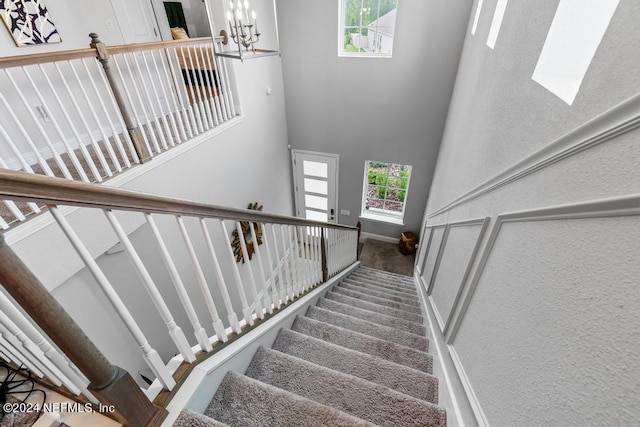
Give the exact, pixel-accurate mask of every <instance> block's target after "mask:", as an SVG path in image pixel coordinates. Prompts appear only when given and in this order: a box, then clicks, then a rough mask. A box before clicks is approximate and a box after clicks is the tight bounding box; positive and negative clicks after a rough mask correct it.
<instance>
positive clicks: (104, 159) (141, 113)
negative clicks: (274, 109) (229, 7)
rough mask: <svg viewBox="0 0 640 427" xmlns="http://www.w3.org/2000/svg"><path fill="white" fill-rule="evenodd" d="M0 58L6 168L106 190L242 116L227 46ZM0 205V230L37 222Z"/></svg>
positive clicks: (29, 206)
mask: <svg viewBox="0 0 640 427" xmlns="http://www.w3.org/2000/svg"><path fill="white" fill-rule="evenodd" d="M90 36H91V48H87V49H78V50H70V51H62V52H53V53H46V54H35V55H25V56H14V57H5V58H0V168H5V169H11V170H21V171H23V172H28V173H39V174H43V175H47V176H56V177H61V178H66V179H71V180H78V181H83V182H102V181H103V180H105V179H108V178H110V177H112V176H114V175H116V174H118V173H121V172H122V171H124V170H126V169H128V168H131V167H132V166H135V165H136V164H139V163H141V162H146V161H149V160H151V159H152V158H153V157H154V156H156V155H157V154H160V153H162V152H164V151H166V150H168V149H170V148H171V147H174V146H176V145H179V144H181V143H183V142H185V141H187V140H190V139H192V138H194V137H196V136H198V135H200V134H202V133H205V132H207V131H209V130H211V129H213V128H214V127H216V126H219V125H220V124H222V123H224V122H227V121H229V120H230V119H232V118H233V117H235V116H236V114H237V112H236V105H235V101H234V96H233V90H232V88H231V84H230V80H229V75H228V69H227V62H226V61H228V60H227V59H225V58H220V57H217V56H216V55H215V51H216V49H218V48H219V47H220V46H221V43H222V41H223V39H222V38H215V39H212V38H195V39H182V40H173V41H163V42H153V43H141V44H130V45H121V46H106V45H105V44H104V43H102V42H100V40H99V39H98V35H97V34H91V35H90ZM40 210H41V207H40V206H38V204H37V203H32V202H28V203H23V202H18V203H16V202H13V201H5V202H2V203H0V229H4V230H6V229H8V228H9V227H10V226H11V225H13V224H16V223H19V222H21V221H24V220H25V219H26V218H27V217H28V216H30V215H33V214H37V213H39V212H40Z"/></svg>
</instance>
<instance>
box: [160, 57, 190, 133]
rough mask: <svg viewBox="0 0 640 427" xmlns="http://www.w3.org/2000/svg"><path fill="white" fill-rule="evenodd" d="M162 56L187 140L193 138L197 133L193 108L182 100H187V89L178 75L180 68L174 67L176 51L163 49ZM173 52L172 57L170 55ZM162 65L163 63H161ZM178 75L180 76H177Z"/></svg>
mask: <svg viewBox="0 0 640 427" xmlns="http://www.w3.org/2000/svg"><path fill="white" fill-rule="evenodd" d="M163 51H164V54H165V58H166V63H168V64H169V66H168V67H166V66H165V72H168V74H171V81H173V87H174V90H175V95H176V102H177V103H178V104H179V105H180V111H181V112H182V117H183V121H184V123H185V124H186V125H187V133H188V134H189V138H193V137H194V136H195V135H196V134H197V133H198V127H197V124H196V122H195V116H194V115H193V108H191V105H190V104H189V102H185V100H184V98H185V97H186V98H187V99H189V97H188V95H187V88H186V85H185V84H184V80H183V79H182V75H181V74H180V71H179V69H180V67H179V66H178V65H176V60H177V57H178V53H177V52H176V49H175V48H173V49H172V50H171V51H169V49H164V50H163ZM171 52H173V55H172V54H171ZM162 64H163V65H164V64H165V62H164V61H163V63H162ZM179 74H180V76H178V75H179ZM171 92H172V93H173V91H171Z"/></svg>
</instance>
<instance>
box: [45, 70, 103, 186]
mask: <svg viewBox="0 0 640 427" xmlns="http://www.w3.org/2000/svg"><path fill="white" fill-rule="evenodd" d="M53 65H54V67H55V68H56V71H58V75H59V76H60V80H61V81H62V84H63V85H64V87H65V89H66V91H67V95H68V96H69V99H71V103H72V104H73V107H74V108H75V110H76V113H77V114H78V118H79V119H80V122H81V123H82V126H83V127H84V130H85V132H86V134H87V135H88V137H89V140H90V141H91V146H92V147H93V150H94V151H95V153H96V156H97V157H98V161H99V162H100V164H101V165H102V168H103V169H104V173H106V174H107V176H109V177H110V176H113V173H112V172H111V168H110V167H109V164H108V163H107V160H106V159H105V157H104V154H103V153H102V150H101V149H100V146H99V145H98V141H96V139H95V138H94V136H93V132H92V131H93V129H91V127H89V124H88V123H87V120H86V119H85V116H84V113H83V111H82V109H81V108H80V105H78V101H77V100H76V97H75V95H74V94H73V91H72V90H71V87H70V86H69V83H68V82H67V78H66V77H65V76H64V73H63V72H62V69H61V68H60V64H59V63H57V62H54V64H53ZM78 144H80V145H82V139H79V140H78Z"/></svg>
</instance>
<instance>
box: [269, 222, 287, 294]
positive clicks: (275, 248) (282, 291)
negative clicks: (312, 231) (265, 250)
mask: <svg viewBox="0 0 640 427" xmlns="http://www.w3.org/2000/svg"><path fill="white" fill-rule="evenodd" d="M269 228H270V229H271V236H272V237H273V251H274V252H273V253H274V255H275V260H276V262H275V264H276V272H277V273H278V283H279V284H280V286H279V287H280V304H282V305H284V304H286V303H287V300H288V299H289V295H288V294H287V283H286V282H287V281H286V280H285V278H284V277H283V274H282V266H281V265H280V260H281V258H280V254H279V253H278V252H279V251H278V237H277V236H276V226H275V224H269ZM272 265H273V264H272ZM272 268H273V267H272Z"/></svg>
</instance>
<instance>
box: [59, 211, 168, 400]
mask: <svg viewBox="0 0 640 427" xmlns="http://www.w3.org/2000/svg"><path fill="white" fill-rule="evenodd" d="M49 211H50V212H51V214H52V215H53V217H54V218H55V220H56V221H57V222H58V224H59V225H60V228H61V229H62V231H63V232H64V234H65V235H66V236H67V238H68V239H69V241H70V242H71V244H72V246H73V247H74V248H75V250H76V252H77V253H78V255H80V258H82V261H83V262H84V264H85V265H86V266H87V269H88V270H89V272H90V273H91V275H92V276H93V277H94V279H95V280H96V282H98V284H99V285H100V288H102V291H103V292H104V293H105V295H106V296H107V298H108V299H109V301H110V302H111V305H112V306H113V308H114V309H115V310H116V312H117V313H118V316H120V319H122V321H123V322H124V324H125V326H126V327H127V329H128V330H129V332H130V333H131V335H132V336H133V338H134V339H135V341H136V343H137V344H138V345H139V346H140V349H141V350H142V354H143V358H144V360H145V362H146V363H147V365H149V368H151V370H152V371H153V373H154V374H155V376H156V377H157V378H158V379H159V380H160V383H161V384H162V385H164V386H165V387H166V388H167V389H169V390H171V389H172V388H173V387H174V386H175V384H176V382H175V380H174V379H173V377H172V376H171V373H170V372H169V370H168V369H167V367H166V366H165V365H164V363H163V362H162V359H161V358H160V355H159V354H158V352H157V351H156V350H155V349H154V348H153V347H151V345H150V344H149V342H148V341H147V338H146V337H145V336H144V333H143V332H142V330H141V329H140V327H139V326H138V324H137V323H136V321H135V320H134V319H133V316H132V315H131V313H130V312H129V310H128V309H127V307H126V306H125V305H124V303H123V302H122V300H121V299H120V297H119V296H118V294H117V293H116V291H115V290H114V289H113V286H112V285H111V283H110V282H109V279H107V276H105V274H104V272H103V271H102V270H101V269H100V267H99V266H98V263H97V262H96V261H95V260H94V259H93V256H92V255H91V253H90V252H89V250H88V249H87V248H86V246H85V245H84V243H82V241H81V240H80V238H79V237H78V235H77V234H76V232H75V231H74V230H73V228H72V227H71V225H70V224H69V222H68V221H67V219H66V218H65V217H64V216H63V215H62V214H61V213H60V211H59V210H58V208H57V207H55V206H50V207H49Z"/></svg>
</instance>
